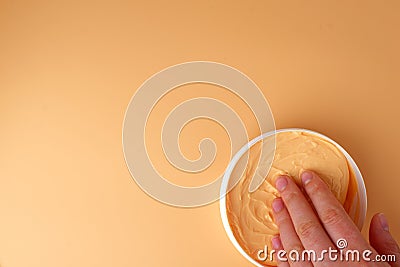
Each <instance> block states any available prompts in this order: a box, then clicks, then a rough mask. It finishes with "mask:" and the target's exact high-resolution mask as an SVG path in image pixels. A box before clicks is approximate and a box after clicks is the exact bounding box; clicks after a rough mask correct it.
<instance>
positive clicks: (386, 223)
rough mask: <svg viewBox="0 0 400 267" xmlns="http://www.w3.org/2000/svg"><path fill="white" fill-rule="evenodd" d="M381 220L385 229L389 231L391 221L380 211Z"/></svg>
mask: <svg viewBox="0 0 400 267" xmlns="http://www.w3.org/2000/svg"><path fill="white" fill-rule="evenodd" d="M378 217H379V222H380V224H381V227H382V229H383V230H384V231H386V232H389V223H388V221H387V219H386V217H385V215H384V214H383V213H378Z"/></svg>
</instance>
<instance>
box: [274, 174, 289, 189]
mask: <svg viewBox="0 0 400 267" xmlns="http://www.w3.org/2000/svg"><path fill="white" fill-rule="evenodd" d="M288 178H289V176H287V175H279V176H278V177H277V178H276V180H275V187H276V189H277V190H278V191H279V192H283V190H285V188H286V186H287V184H288Z"/></svg>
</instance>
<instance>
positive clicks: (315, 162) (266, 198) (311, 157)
mask: <svg viewBox="0 0 400 267" xmlns="http://www.w3.org/2000/svg"><path fill="white" fill-rule="evenodd" d="M260 151H261V146H260V145H258V146H257V145H256V146H254V147H252V148H251V150H250V160H249V163H248V165H247V168H246V172H245V174H244V175H243V177H242V179H241V180H240V181H239V183H238V184H237V185H236V186H235V187H234V188H233V190H232V191H231V192H229V193H228V195H227V213H228V220H229V224H230V226H231V229H232V231H233V234H234V236H235V238H236V239H237V241H238V243H239V244H240V246H241V247H242V248H243V249H244V251H245V252H246V253H247V254H248V255H249V256H251V257H252V258H253V259H254V260H256V261H258V262H260V261H259V260H258V259H257V252H258V251H259V250H260V249H264V247H265V245H267V246H268V248H270V249H272V245H271V238H272V237H273V236H275V235H276V234H278V233H279V232H278V228H277V225H276V224H275V223H274V219H273V215H272V209H271V203H272V201H273V200H274V199H275V198H276V197H278V196H279V193H278V191H277V190H276V189H275V188H274V186H273V184H274V182H273V180H274V179H275V178H276V177H277V176H278V175H279V174H288V175H290V176H291V177H293V178H294V180H295V181H296V183H298V184H300V178H299V174H300V173H301V171H302V170H304V169H308V170H313V171H315V172H317V173H319V174H320V175H321V178H322V179H323V180H324V181H325V182H326V183H327V184H328V186H329V187H330V189H331V190H332V192H333V193H334V195H335V196H336V198H337V199H338V200H339V201H340V202H341V203H342V204H344V202H345V200H346V194H347V190H348V184H349V176H350V169H349V167H348V164H347V160H346V157H345V156H344V155H343V153H342V152H341V151H340V150H339V149H338V148H336V146H334V145H333V144H331V143H330V142H328V141H326V140H324V139H322V138H320V137H318V136H316V135H313V134H309V133H305V132H299V131H293V132H281V133H278V134H277V135H276V151H275V157H274V160H273V163H272V167H271V170H270V171H269V173H268V175H267V177H266V179H265V181H264V182H263V184H262V185H261V186H260V187H259V188H258V189H257V190H256V191H255V192H253V193H250V192H249V191H248V188H249V184H250V181H251V178H252V177H253V173H254V172H257V170H255V169H254V168H255V166H254V165H256V163H257V160H258V159H259V158H260V157H259V156H260ZM261 161H262V158H261ZM260 166H262V162H261V164H260ZM260 263H261V264H263V265H265V266H276V263H275V262H271V261H268V260H267V261H264V262H260Z"/></svg>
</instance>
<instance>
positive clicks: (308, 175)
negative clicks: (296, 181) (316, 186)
mask: <svg viewBox="0 0 400 267" xmlns="http://www.w3.org/2000/svg"><path fill="white" fill-rule="evenodd" d="M300 177H301V181H302V182H303V185H307V184H308V183H309V182H311V180H312V179H313V178H314V173H313V172H311V171H308V170H305V171H303V172H302V173H301V174H300Z"/></svg>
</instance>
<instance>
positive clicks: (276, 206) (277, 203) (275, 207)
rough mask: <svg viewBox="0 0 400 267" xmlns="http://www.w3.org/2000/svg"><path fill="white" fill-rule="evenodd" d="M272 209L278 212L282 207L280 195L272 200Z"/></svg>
mask: <svg viewBox="0 0 400 267" xmlns="http://www.w3.org/2000/svg"><path fill="white" fill-rule="evenodd" d="M272 209H273V210H274V211H275V212H280V211H281V210H282V209H283V201H282V199H281V198H280V197H278V198H275V199H274V201H272Z"/></svg>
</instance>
